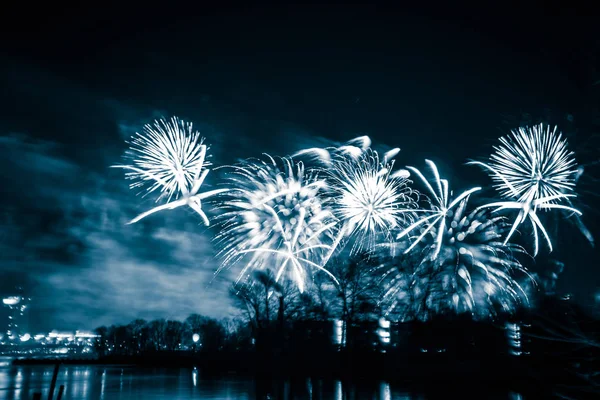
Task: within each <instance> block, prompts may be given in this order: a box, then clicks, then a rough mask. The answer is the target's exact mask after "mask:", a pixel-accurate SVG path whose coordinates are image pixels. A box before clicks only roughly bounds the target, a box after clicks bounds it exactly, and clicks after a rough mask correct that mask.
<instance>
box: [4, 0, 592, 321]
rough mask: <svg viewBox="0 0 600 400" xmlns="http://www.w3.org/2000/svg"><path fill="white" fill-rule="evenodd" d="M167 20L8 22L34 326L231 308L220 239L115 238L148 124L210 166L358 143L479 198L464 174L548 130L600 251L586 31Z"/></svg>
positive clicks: (19, 267) (131, 14)
mask: <svg viewBox="0 0 600 400" xmlns="http://www.w3.org/2000/svg"><path fill="white" fill-rule="evenodd" d="M169 4H172V3H171V2H169ZM173 4H174V3H173ZM173 4H172V5H171V7H170V8H165V7H164V6H160V7H159V6H158V5H157V4H152V3H144V8H143V9H139V8H138V9H134V8H133V7H131V8H130V9H128V8H126V7H125V8H123V7H119V8H117V7H112V6H109V5H104V4H103V7H102V8H101V9H93V10H92V9H89V10H86V9H84V8H83V6H75V7H76V8H71V9H65V10H58V9H57V8H53V9H48V10H35V11H36V13H35V15H32V14H31V12H32V11H33V10H27V9H16V8H13V9H9V10H6V12H3V15H2V18H3V28H2V29H3V34H2V36H3V37H2V39H0V40H1V43H2V46H1V48H2V51H1V52H0V79H1V83H0V87H2V90H1V92H0V109H1V110H2V112H1V114H0V116H1V118H0V174H1V177H2V186H3V188H2V193H3V196H2V197H0V206H1V207H0V212H1V218H0V223H1V228H0V235H1V237H2V240H1V241H0V246H1V247H0V254H1V255H0V257H1V258H0V277H2V279H1V280H0V291H2V293H3V294H9V293H10V291H11V290H12V288H14V287H15V286H16V285H21V286H24V287H25V289H26V291H27V293H28V294H29V295H30V296H31V297H33V309H32V316H31V319H32V321H31V322H32V323H33V327H32V329H33V330H41V331H43V330H48V329H52V328H59V329H77V328H81V329H92V328H95V327H97V326H99V325H102V324H111V323H126V322H128V321H129V320H132V319H134V318H138V317H141V318H146V319H151V318H158V317H166V318H184V317H185V316H187V315H188V314H190V313H192V312H198V313H201V314H206V315H210V316H213V317H222V316H225V315H228V314H230V313H231V312H232V308H231V302H230V299H229V295H228V285H229V281H230V278H231V274H232V273H235V272H236V271H230V272H229V273H228V272H226V273H223V274H222V275H220V276H218V277H216V278H215V277H214V275H213V272H214V270H215V269H216V268H217V267H218V265H219V261H218V260H216V259H214V252H215V249H214V247H213V244H212V237H213V236H214V229H213V228H211V229H207V228H204V227H203V226H202V225H201V220H200V218H199V217H198V216H197V215H194V214H191V212H188V211H187V210H184V209H179V210H177V211H174V212H170V213H161V214H157V215H155V216H153V217H151V218H148V219H147V220H144V221H143V222H140V223H138V224H135V225H125V223H126V222H127V221H128V220H129V219H131V218H133V217H134V216H136V215H137V214H138V213H139V212H141V211H144V210H146V209H148V208H149V206H150V205H151V204H152V199H150V198H146V199H141V198H140V197H136V192H135V191H131V190H129V189H128V186H127V181H125V180H124V179H123V172H122V171H120V170H114V169H109V166H110V165H113V164H116V163H119V162H120V161H121V156H122V154H123V152H124V151H125V150H126V144H125V142H124V140H125V139H127V138H128V137H129V136H130V135H131V134H132V133H134V132H135V131H139V130H140V129H141V127H142V125H143V124H145V123H147V122H151V121H152V120H153V119H154V118H156V117H161V116H164V117H170V116H172V115H176V116H178V117H181V118H183V119H185V120H188V121H192V122H194V124H195V126H196V127H197V128H198V129H199V130H200V131H201V132H202V134H203V136H205V137H206V138H207V141H208V143H210V144H211V154H212V160H211V161H212V162H213V163H214V164H216V165H222V164H228V163H232V162H234V161H236V160H237V159H239V158H245V157H249V156H259V155H260V153H261V152H268V153H271V154H276V155H286V154H290V153H292V152H294V151H296V150H298V149H300V148H303V147H305V146H313V145H316V144H319V145H321V144H323V143H326V142H327V141H345V140H348V139H351V138H353V137H356V136H359V135H363V134H367V135H369V136H370V137H371V138H372V139H373V142H374V144H376V145H378V146H380V147H382V148H386V146H387V147H396V146H397V147H400V148H401V149H402V152H401V154H400V156H399V157H398V161H399V162H400V163H406V164H409V165H415V166H417V167H422V166H423V159H424V158H430V159H432V160H435V161H436V162H437V163H438V166H439V167H440V168H441V170H442V173H443V174H444V175H446V176H447V177H448V178H449V179H450V183H451V185H452V186H453V187H454V188H455V189H456V190H459V189H464V188H466V187H467V186H468V185H475V184H477V185H488V184H489V183H490V181H489V179H488V178H487V176H486V175H485V174H483V173H482V172H481V171H480V170H478V169H477V168H475V167H468V166H465V165H464V163H465V162H466V161H467V160H468V159H471V158H481V157H485V156H486V155H488V154H489V153H490V152H491V146H492V145H493V144H494V143H495V141H496V140H497V138H498V136H500V135H502V134H505V133H507V132H508V131H509V130H510V129H511V128H516V127H517V126H518V124H519V121H521V120H523V118H525V119H527V118H531V120H532V121H534V122H537V121H538V120H544V121H547V122H550V123H553V124H558V125H559V128H561V129H562V130H563V131H564V132H565V133H566V134H567V135H568V137H569V141H570V145H571V148H572V149H573V150H574V151H575V152H576V156H577V158H578V161H579V162H580V163H582V164H585V165H586V167H585V173H584V177H583V178H582V182H581V191H582V196H581V201H580V203H579V204H578V205H579V206H580V207H581V209H582V211H584V213H585V215H584V222H585V223H586V224H587V225H588V226H589V227H590V229H591V230H592V233H594V235H595V236H596V237H598V235H600V229H599V226H598V224H597V222H596V220H597V219H598V212H597V211H595V210H596V209H597V207H598V198H597V196H596V195H595V194H597V193H600V192H598V189H597V188H598V186H597V184H596V180H595V179H596V178H600V168H598V167H595V166H594V165H593V162H594V161H597V160H598V158H599V155H600V152H599V151H598V149H599V146H598V141H597V140H596V139H597V138H596V136H594V135H597V134H598V133H600V129H599V127H600V122H599V121H598V119H599V114H600V113H599V111H598V110H599V107H600V84H598V83H597V81H599V80H600V30H598V29H597V28H595V26H597V25H599V24H598V19H597V18H588V19H577V18H574V17H572V14H573V12H571V11H569V10H563V11H561V15H562V16H561V17H550V16H545V15H544V10H536V9H531V10H514V9H504V10H494V11H493V12H492V11H488V12H485V13H482V14H481V15H480V16H477V17H476V16H474V15H473V14H472V13H477V12H479V11H482V10H473V9H465V10H462V11H461V10H457V9H455V10H447V12H445V10H441V9H437V12H438V13H439V14H438V15H435V16H434V15H426V13H425V12H424V10H404V11H402V12H401V11H400V10H398V9H394V8H391V7H384V6H352V7H348V6H346V7H341V6H338V7H334V6H329V7H316V6H315V7H308V6H303V7H299V6H293V7H292V6H288V7H282V6H278V7H273V6H270V7H267V6H246V7H245V8H241V9H233V8H230V9H226V8H225V6H224V5H223V6H222V8H216V7H215V6H210V7H209V6H206V7H205V8H202V7H201V6H197V8H196V9H195V10H191V9H185V8H178V7H176V6H175V5H173ZM222 4H225V3H222ZM77 7H79V8H77ZM533 11H536V14H533V13H532V12H533ZM547 12H548V13H552V10H550V11H547ZM458 14H460V16H458V17H457V16H456V15H458ZM11 24H15V26H14V27H13V26H10V25H11ZM595 83H597V84H595ZM527 115H528V116H529V117H527ZM218 179H219V174H218V173H217V172H213V173H211V174H210V175H209V178H208V182H207V183H208V185H209V186H210V185H212V186H215V185H216V184H217V182H218ZM215 212H218V211H213V215H214V213H215ZM563 222H564V223H563ZM553 235H554V242H555V245H556V247H557V250H556V251H555V252H554V253H553V254H552V257H554V258H556V259H559V260H561V261H563V262H564V263H565V265H566V270H565V272H564V273H563V274H562V276H561V277H560V279H561V280H560V290H561V291H562V292H572V293H574V295H575V299H576V300H577V301H579V302H581V303H583V304H588V303H591V302H592V299H593V294H594V293H596V291H598V289H600V270H599V269H598V261H599V259H600V257H599V253H598V250H597V249H593V248H592V247H591V246H590V245H589V244H588V243H587V242H586V241H585V239H584V237H583V236H582V235H581V234H580V233H579V232H578V231H577V230H576V229H575V228H573V226H572V225H570V224H569V223H568V222H566V221H562V222H559V223H558V225H557V228H556V229H555V230H554V231H553ZM557 235H558V236H557ZM559 237H560V239H559ZM543 251H546V250H545V248H544V250H543Z"/></svg>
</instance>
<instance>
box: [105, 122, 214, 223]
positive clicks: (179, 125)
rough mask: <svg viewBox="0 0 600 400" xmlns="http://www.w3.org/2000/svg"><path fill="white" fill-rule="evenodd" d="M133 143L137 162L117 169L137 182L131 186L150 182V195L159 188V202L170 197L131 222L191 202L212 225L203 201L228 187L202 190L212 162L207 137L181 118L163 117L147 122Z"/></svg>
mask: <svg viewBox="0 0 600 400" xmlns="http://www.w3.org/2000/svg"><path fill="white" fill-rule="evenodd" d="M130 144H131V147H130V150H129V151H128V152H127V153H126V158H128V159H130V160H131V161H132V163H133V165H115V166H113V168H123V169H125V170H127V172H126V173H125V176H126V178H127V179H131V180H133V181H134V182H133V183H132V184H131V185H130V187H131V188H132V189H133V188H138V187H142V186H144V185H146V184H149V186H148V187H147V188H146V194H148V193H152V192H155V191H159V192H160V195H159V196H158V197H157V199H156V201H157V202H158V201H160V200H163V199H166V201H167V202H166V204H163V205H160V206H157V207H154V208H153V209H151V210H149V211H146V212H144V213H142V214H140V215H138V216H137V217H136V218H134V219H133V220H131V221H130V222H129V223H130V224H133V223H136V222H138V221H140V220H141V219H143V218H145V217H147V216H149V215H151V214H154V213H156V212H158V211H162V210H173V209H175V208H178V207H181V206H185V205H187V206H189V207H190V208H192V209H193V210H194V211H196V212H197V213H198V214H199V215H200V217H201V218H202V221H203V222H204V224H205V225H207V226H208V225H209V224H210V222H209V220H208V217H207V216H206V214H205V213H204V211H203V210H202V200H204V199H207V198H209V197H211V196H213V195H216V194H218V193H222V192H225V191H226V189H217V190H211V191H208V192H203V193H199V190H200V187H201V186H202V184H203V183H204V180H205V179H206V176H207V175H208V173H209V171H210V170H209V169H208V168H207V167H208V166H210V162H209V161H208V160H207V158H208V156H207V146H206V145H205V144H204V138H201V137H200V133H199V132H195V131H194V130H193V127H192V124H191V123H186V122H184V121H181V120H179V119H178V118H177V117H173V118H172V119H171V121H170V122H168V121H165V120H163V119H160V120H157V121H155V122H154V125H153V126H151V125H145V126H144V134H143V135H142V134H139V133H137V134H136V136H135V137H134V138H133V140H132V141H131V143H130ZM173 198H174V200H172V199H173Z"/></svg>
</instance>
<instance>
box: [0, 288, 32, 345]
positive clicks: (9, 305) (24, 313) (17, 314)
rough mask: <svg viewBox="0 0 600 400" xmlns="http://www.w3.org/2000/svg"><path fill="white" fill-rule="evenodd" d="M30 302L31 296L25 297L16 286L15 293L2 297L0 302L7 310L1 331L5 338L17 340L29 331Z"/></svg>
mask: <svg viewBox="0 0 600 400" xmlns="http://www.w3.org/2000/svg"><path fill="white" fill-rule="evenodd" d="M30 303H31V298H28V297H25V295H24V293H23V289H21V288H17V293H15V295H13V296H7V297H4V298H3V299H2V304H3V306H4V308H5V309H6V310H7V311H8V313H7V315H6V318H7V320H6V325H5V329H4V332H3V333H4V339H5V340H18V339H19V338H20V337H21V336H22V335H25V334H26V333H27V332H28V331H29V305H30Z"/></svg>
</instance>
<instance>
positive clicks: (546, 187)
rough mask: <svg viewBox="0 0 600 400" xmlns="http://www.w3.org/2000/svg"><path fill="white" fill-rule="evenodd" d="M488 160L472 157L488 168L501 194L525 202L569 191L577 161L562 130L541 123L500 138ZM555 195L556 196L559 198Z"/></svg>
mask: <svg viewBox="0 0 600 400" xmlns="http://www.w3.org/2000/svg"><path fill="white" fill-rule="evenodd" d="M494 150H495V152H494V154H492V155H491V157H490V162H489V163H483V162H479V161H472V162H471V163H470V164H478V165H481V166H482V167H484V168H485V169H487V170H488V172H490V176H491V178H492V180H493V181H494V182H495V187H496V188H497V189H498V191H499V192H500V194H501V195H502V196H503V197H505V198H507V199H511V200H516V201H521V202H526V201H530V200H531V199H532V200H538V199H542V198H548V197H551V196H558V195H562V194H565V193H571V192H572V191H573V189H574V187H575V178H576V176H577V164H576V162H575V158H574V154H573V152H571V151H569V150H568V148H567V141H566V140H565V139H563V137H562V133H560V132H559V133H557V127H556V126H555V127H554V129H553V130H551V129H550V126H546V127H544V125H543V124H539V125H535V126H533V127H530V128H519V129H518V130H517V131H513V132H512V134H511V135H509V136H506V137H502V138H500V146H494ZM559 198H560V197H557V198H556V199H559Z"/></svg>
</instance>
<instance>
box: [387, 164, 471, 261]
mask: <svg viewBox="0 0 600 400" xmlns="http://www.w3.org/2000/svg"><path fill="white" fill-rule="evenodd" d="M425 162H426V163H427V165H428V166H429V168H430V169H431V172H432V173H433V178H434V186H435V189H434V187H433V186H432V185H431V184H430V183H429V181H428V180H427V179H426V178H425V176H424V175H423V174H422V173H421V171H419V170H418V169H416V168H414V167H407V168H408V169H409V170H411V171H412V172H413V173H414V174H415V175H417V176H418V177H419V179H421V181H422V182H423V184H424V185H425V187H426V188H427V191H428V192H429V194H430V195H431V196H432V197H431V198H430V199H429V209H420V210H416V212H418V213H422V214H423V216H421V217H419V218H418V219H417V220H416V221H415V222H413V223H412V224H410V225H409V226H408V227H407V228H406V229H404V230H402V231H401V232H400V233H399V234H398V236H397V238H396V239H397V240H400V239H403V238H405V237H407V238H408V237H410V236H409V235H410V234H411V233H412V232H413V231H414V230H416V229H417V228H419V227H421V232H420V234H419V236H418V237H417V239H416V240H414V241H413V242H412V244H411V245H410V246H408V248H407V249H406V250H405V251H404V253H405V254H407V253H409V252H410V251H411V250H412V249H413V248H414V247H415V246H416V245H417V244H418V243H419V242H420V241H421V240H423V238H425V236H426V235H427V234H428V233H431V234H433V235H435V238H436V239H435V242H434V246H433V248H432V252H431V254H430V257H432V258H433V259H435V258H436V257H437V256H438V254H439V252H440V249H441V247H442V240H443V234H444V232H445V228H446V217H448V215H450V214H451V212H452V210H453V208H455V207H457V206H458V205H459V204H460V202H461V201H462V200H463V199H465V198H467V197H468V196H469V195H470V194H472V193H474V192H477V191H478V190H481V188H480V187H475V188H471V189H469V190H465V191H464V192H462V193H461V194H460V195H458V196H457V197H456V198H454V199H453V200H451V196H452V192H449V189H448V181H447V180H446V179H441V178H440V174H439V172H438V169H437V166H436V165H435V163H434V162H433V161H431V160H425ZM423 227H424V228H423ZM436 232H437V233H436Z"/></svg>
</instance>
